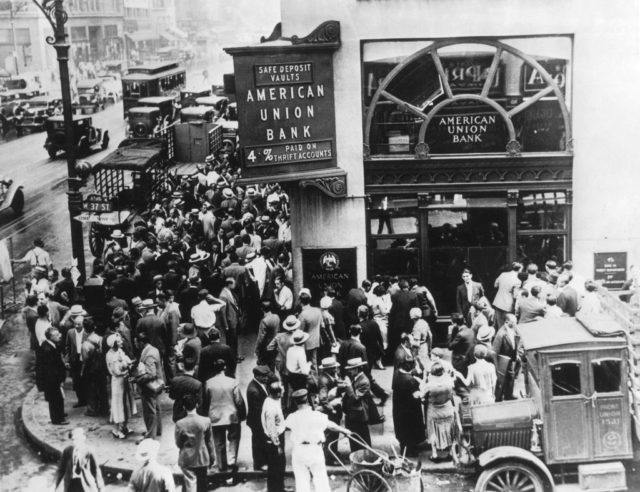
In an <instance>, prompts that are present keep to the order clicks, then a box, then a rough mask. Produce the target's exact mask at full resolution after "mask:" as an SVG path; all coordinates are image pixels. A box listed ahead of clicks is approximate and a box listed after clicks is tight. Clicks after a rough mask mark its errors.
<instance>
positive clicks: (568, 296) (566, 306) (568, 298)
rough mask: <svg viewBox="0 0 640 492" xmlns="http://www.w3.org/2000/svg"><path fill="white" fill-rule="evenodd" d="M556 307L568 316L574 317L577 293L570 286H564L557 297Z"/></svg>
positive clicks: (576, 308)
mask: <svg viewBox="0 0 640 492" xmlns="http://www.w3.org/2000/svg"><path fill="white" fill-rule="evenodd" d="M558 306H559V307H560V309H562V310H563V311H564V312H565V313H567V314H568V315H569V316H575V315H576V312H577V311H578V293H577V292H576V289H574V288H573V287H571V286H570V285H565V287H564V288H563V289H562V292H560V295H559V296H558Z"/></svg>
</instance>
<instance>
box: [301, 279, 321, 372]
mask: <svg viewBox="0 0 640 492" xmlns="http://www.w3.org/2000/svg"><path fill="white" fill-rule="evenodd" d="M298 298H299V299H300V305H301V306H302V310H301V311H300V314H299V315H298V320H300V329H301V330H302V331H304V332H305V333H307V334H308V335H309V337H308V340H307V342H306V345H305V349H306V351H307V360H309V362H311V364H312V365H313V367H316V368H317V367H318V360H317V356H318V347H320V328H321V327H322V323H323V320H322V311H321V310H320V308H317V307H315V306H312V305H311V291H310V290H309V289H307V288H303V289H301V290H300V294H299V295H298Z"/></svg>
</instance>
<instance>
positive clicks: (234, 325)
mask: <svg viewBox="0 0 640 492" xmlns="http://www.w3.org/2000/svg"><path fill="white" fill-rule="evenodd" d="M235 290H236V281H235V279H234V278H233V277H227V279H226V281H225V287H224V289H222V291H221V292H220V300H221V301H224V302H225V303H226V305H225V307H223V308H222V309H221V311H220V314H221V315H222V317H221V326H222V327H224V330H225V341H226V343H227V345H229V347H231V350H233V354H234V357H236V358H237V357H238V329H239V328H240V327H241V323H242V312H241V311H240V305H239V301H238V297H237V296H236V294H235Z"/></svg>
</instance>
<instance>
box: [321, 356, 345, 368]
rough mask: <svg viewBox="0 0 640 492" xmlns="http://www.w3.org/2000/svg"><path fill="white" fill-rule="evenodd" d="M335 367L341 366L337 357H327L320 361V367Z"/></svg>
mask: <svg viewBox="0 0 640 492" xmlns="http://www.w3.org/2000/svg"><path fill="white" fill-rule="evenodd" d="M334 367H340V364H338V361H337V360H336V359H335V357H325V358H324V359H322V361H321V362H320V369H332V368H334Z"/></svg>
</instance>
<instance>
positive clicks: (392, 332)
mask: <svg viewBox="0 0 640 492" xmlns="http://www.w3.org/2000/svg"><path fill="white" fill-rule="evenodd" d="M398 286H399V288H400V290H399V291H397V292H395V293H393V294H392V295H391V311H390V312H389V335H388V339H389V346H388V349H387V350H388V352H387V353H388V354H393V353H394V352H395V350H396V348H398V345H399V344H400V337H401V336H402V334H403V333H411V330H412V329H413V321H412V320H411V316H410V315H409V312H410V311H411V308H414V307H420V302H419V299H418V295H417V294H416V293H415V292H411V291H410V290H409V282H407V281H406V280H401V281H400V282H399V283H398Z"/></svg>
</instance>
